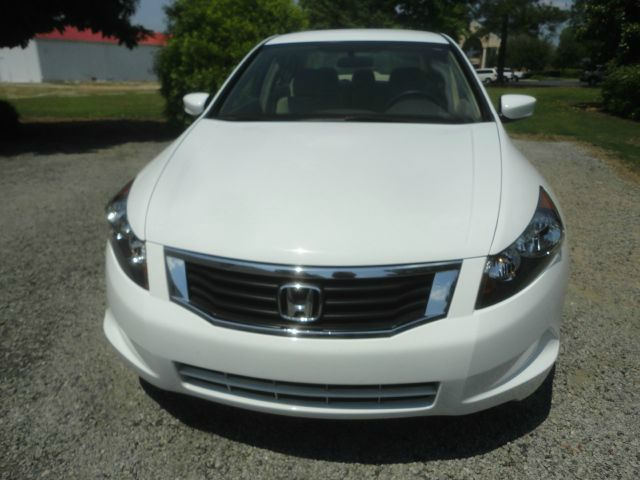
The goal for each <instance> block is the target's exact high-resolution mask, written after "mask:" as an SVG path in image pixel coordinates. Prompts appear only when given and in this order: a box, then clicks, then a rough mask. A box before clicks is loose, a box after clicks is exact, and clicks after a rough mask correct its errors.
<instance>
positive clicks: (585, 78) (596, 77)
mask: <svg viewBox="0 0 640 480" xmlns="http://www.w3.org/2000/svg"><path fill="white" fill-rule="evenodd" d="M606 73H607V72H606V69H605V67H604V65H596V66H595V67H592V68H588V69H586V70H584V71H583V72H582V75H580V81H581V82H585V83H588V84H589V85H591V86H593V85H597V84H598V83H600V82H602V80H604V77H605V75H606Z"/></svg>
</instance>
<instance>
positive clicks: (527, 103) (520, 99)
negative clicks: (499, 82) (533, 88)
mask: <svg viewBox="0 0 640 480" xmlns="http://www.w3.org/2000/svg"><path fill="white" fill-rule="evenodd" d="M535 106H536V99H535V98H534V97H532V96H530V95H502V96H501V97H500V117H501V118H502V119H503V120H506V121H511V120H520V119H522V118H527V117H530V116H531V115H533V110H534V109H535Z"/></svg>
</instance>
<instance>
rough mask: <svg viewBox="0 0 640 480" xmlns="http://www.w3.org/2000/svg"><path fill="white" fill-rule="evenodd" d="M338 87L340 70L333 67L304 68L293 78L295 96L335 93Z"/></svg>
mask: <svg viewBox="0 0 640 480" xmlns="http://www.w3.org/2000/svg"><path fill="white" fill-rule="evenodd" d="M338 89H339V85H338V72H336V70H335V69H333V68H319V69H312V68H304V69H302V70H300V71H299V72H298V74H297V75H296V76H295V78H294V79H293V95H294V96H295V97H318V96H325V95H334V94H335V93H336V92H337V91H338Z"/></svg>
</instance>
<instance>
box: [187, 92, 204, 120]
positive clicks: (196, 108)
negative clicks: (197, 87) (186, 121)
mask: <svg viewBox="0 0 640 480" xmlns="http://www.w3.org/2000/svg"><path fill="white" fill-rule="evenodd" d="M207 100H209V94H208V93H202V92H198V93H188V94H187V95H185V96H184V97H182V103H183V104H184V111H185V113H187V114H189V115H193V116H194V117H197V116H198V115H200V114H201V113H202V112H204V108H205V107H206V106H207Z"/></svg>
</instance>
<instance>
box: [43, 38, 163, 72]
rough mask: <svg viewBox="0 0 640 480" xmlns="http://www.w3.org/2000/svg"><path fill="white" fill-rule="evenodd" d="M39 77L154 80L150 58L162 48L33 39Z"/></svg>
mask: <svg viewBox="0 0 640 480" xmlns="http://www.w3.org/2000/svg"><path fill="white" fill-rule="evenodd" d="M36 45H37V49H38V54H39V57H40V68H41V71H42V81H45V82H57V81H92V80H103V81H125V82H126V81H137V82H141V81H155V80H157V77H156V75H155V73H154V72H153V62H154V57H155V54H156V52H157V51H158V50H159V49H160V48H161V47H159V46H155V45H139V46H137V47H136V48H133V49H131V50H130V49H128V48H127V47H125V46H122V45H117V44H112V43H92V42H69V41H65V40H47V39H38V40H36Z"/></svg>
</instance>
